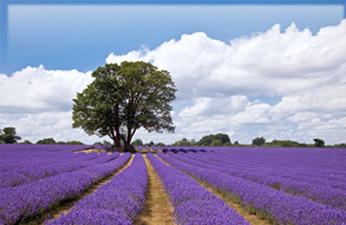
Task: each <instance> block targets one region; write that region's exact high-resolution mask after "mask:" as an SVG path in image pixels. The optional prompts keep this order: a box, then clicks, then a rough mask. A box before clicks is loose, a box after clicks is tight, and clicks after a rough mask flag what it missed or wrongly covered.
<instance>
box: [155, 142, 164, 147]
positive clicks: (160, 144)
mask: <svg viewBox="0 0 346 225" xmlns="http://www.w3.org/2000/svg"><path fill="white" fill-rule="evenodd" d="M156 146H161V147H163V146H166V145H165V144H164V143H162V142H159V143H156Z"/></svg>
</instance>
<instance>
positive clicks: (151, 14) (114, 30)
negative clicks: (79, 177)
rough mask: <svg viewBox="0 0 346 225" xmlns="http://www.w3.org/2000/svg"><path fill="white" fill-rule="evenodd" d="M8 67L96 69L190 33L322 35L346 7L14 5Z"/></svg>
mask: <svg viewBox="0 0 346 225" xmlns="http://www.w3.org/2000/svg"><path fill="white" fill-rule="evenodd" d="M8 13H9V17H8V29H9V31H8V32H9V33H8V40H9V42H8V65H7V69H6V70H4V69H3V70H1V69H0V72H7V73H12V72H14V71H17V70H19V69H22V68H24V67H26V66H28V65H31V66H38V65H40V64H43V65H45V67H47V68H51V69H73V68H75V69H78V70H81V71H87V70H93V69H94V68H95V67H97V66H98V65H101V64H103V63H104V60H105V58H106V57H107V55H108V54H109V53H111V52H115V53H126V52H128V51H130V50H134V49H139V48H141V47H142V46H147V47H149V48H154V47H156V46H158V45H159V44H160V43H162V42H164V41H166V40H169V39H171V38H176V39H177V38H179V37H180V36H181V35H182V34H184V33H193V32H196V31H203V32H206V33H207V34H208V35H209V36H210V37H212V38H216V39H219V40H223V41H228V40H231V39H233V38H236V37H239V36H243V35H250V34H252V33H254V32H263V31H265V30H267V29H268V28H270V27H271V26H272V25H273V24H275V23H280V24H281V25H282V26H283V27H286V26H288V25H289V24H290V23H292V22H295V23H296V24H297V25H298V27H300V28H305V27H308V28H310V29H311V30H312V31H314V32H316V31H317V30H318V29H319V28H320V27H323V26H326V25H332V24H337V23H338V22H339V21H340V19H341V18H342V16H343V6H342V5H9V11H8Z"/></svg>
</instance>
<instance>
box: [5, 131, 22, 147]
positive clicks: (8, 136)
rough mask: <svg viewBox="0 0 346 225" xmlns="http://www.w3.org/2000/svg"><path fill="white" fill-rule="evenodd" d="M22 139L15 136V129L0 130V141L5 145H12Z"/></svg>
mask: <svg viewBox="0 0 346 225" xmlns="http://www.w3.org/2000/svg"><path fill="white" fill-rule="evenodd" d="M21 139H22V138H21V137H19V136H17V133H16V128H14V127H5V128H4V129H2V130H0V140H1V141H2V142H4V143H6V144H14V143H17V141H19V140H21Z"/></svg>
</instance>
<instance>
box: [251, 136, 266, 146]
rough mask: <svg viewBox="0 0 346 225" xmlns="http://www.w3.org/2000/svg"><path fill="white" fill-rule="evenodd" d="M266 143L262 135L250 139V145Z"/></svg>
mask: <svg viewBox="0 0 346 225" xmlns="http://www.w3.org/2000/svg"><path fill="white" fill-rule="evenodd" d="M265 143H266V139H264V137H256V138H255V139H253V140H252V145H257V146H259V145H264V144H265Z"/></svg>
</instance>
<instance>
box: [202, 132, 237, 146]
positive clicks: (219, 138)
mask: <svg viewBox="0 0 346 225" xmlns="http://www.w3.org/2000/svg"><path fill="white" fill-rule="evenodd" d="M197 145H200V146H221V145H231V139H230V138H229V136H228V135H227V134H223V133H218V134H211V135H206V136H203V137H202V138H201V139H200V140H199V141H198V143H197Z"/></svg>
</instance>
